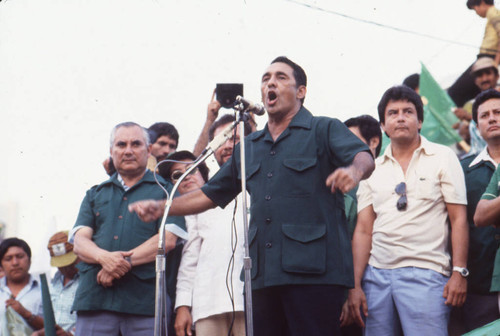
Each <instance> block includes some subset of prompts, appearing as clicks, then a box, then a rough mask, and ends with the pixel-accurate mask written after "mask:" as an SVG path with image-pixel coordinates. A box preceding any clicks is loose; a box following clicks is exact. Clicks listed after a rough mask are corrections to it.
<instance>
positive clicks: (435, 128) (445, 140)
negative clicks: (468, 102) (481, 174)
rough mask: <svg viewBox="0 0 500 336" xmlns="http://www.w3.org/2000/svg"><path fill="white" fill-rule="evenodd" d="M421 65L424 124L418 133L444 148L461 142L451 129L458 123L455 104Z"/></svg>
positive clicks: (420, 86) (455, 132)
mask: <svg viewBox="0 0 500 336" xmlns="http://www.w3.org/2000/svg"><path fill="white" fill-rule="evenodd" d="M421 64H422V72H421V73H420V85H419V88H420V96H421V97H422V101H423V103H424V123H423V124H422V130H421V131H420V133H421V134H422V135H423V136H424V137H426V138H427V139H428V140H430V141H432V142H436V143H440V144H443V145H446V146H450V145H453V144H455V143H457V142H461V141H462V138H461V137H460V135H458V133H457V131H456V130H454V129H453V127H452V125H453V124H455V123H456V122H458V121H459V120H458V118H457V117H456V116H455V114H454V113H453V109H454V108H455V107H456V106H455V104H454V103H453V101H452V100H451V98H450V96H448V93H446V91H444V90H443V89H441V87H440V86H439V84H438V83H437V82H436V80H435V79H434V78H433V77H432V75H431V74H430V72H429V70H427V68H426V67H425V65H424V64H423V63H421Z"/></svg>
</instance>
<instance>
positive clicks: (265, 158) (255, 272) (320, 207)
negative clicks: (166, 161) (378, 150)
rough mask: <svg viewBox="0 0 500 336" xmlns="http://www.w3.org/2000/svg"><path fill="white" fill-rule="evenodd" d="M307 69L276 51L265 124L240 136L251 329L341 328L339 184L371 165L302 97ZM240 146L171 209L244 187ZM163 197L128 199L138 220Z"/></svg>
mask: <svg viewBox="0 0 500 336" xmlns="http://www.w3.org/2000/svg"><path fill="white" fill-rule="evenodd" d="M306 84H307V79H306V74H305V72H304V70H303V69H302V68H301V67H300V66H299V65H297V64H295V63H294V62H292V61H291V60H289V59H288V58H286V57H278V58H276V59H275V60H274V61H273V62H272V63H271V65H270V66H269V67H268V68H267V70H266V71H265V73H264V75H263V76H262V81H261V93H262V101H263V102H264V105H265V107H266V110H267V113H268V117H269V120H268V123H267V125H266V126H265V127H264V129H263V130H262V131H257V132H254V133H252V134H251V135H249V136H248V137H247V138H246V139H247V140H246V150H245V152H246V153H247V158H246V173H247V187H248V191H249V193H250V196H251V208H250V213H251V223H250V229H249V240H250V242H249V244H250V247H249V248H250V257H251V259H252V290H253V294H252V300H253V317H254V333H255V335H259V336H266V335H273V336H276V335H292V336H293V335H297V336H298V335H339V333H340V326H339V318H340V311H341V307H342V303H343V300H344V291H345V288H347V287H351V286H352V285H353V268H352V255H351V244H350V239H349V236H348V233H347V224H346V220H345V214H344V196H343V193H345V192H348V191H349V190H351V189H352V188H354V187H355V186H356V185H357V184H358V182H359V181H360V180H361V179H363V178H366V177H368V176H369V175H370V174H371V172H372V171H373V169H374V162H373V157H372V155H371V154H370V152H369V148H368V147H367V146H366V145H365V144H364V143H363V142H361V140H359V139H358V138H357V137H356V136H355V135H354V134H353V133H351V132H350V131H349V130H348V129H347V127H346V126H345V125H343V123H342V122H340V121H339V120H337V119H331V118H326V117H313V115H312V114H311V113H310V112H309V111H308V110H307V109H306V108H305V107H304V106H303V101H304V98H305V96H306V91H307V89H306ZM239 151H240V148H239V147H236V149H235V154H234V156H233V158H232V159H230V160H229V161H228V162H226V164H225V165H223V166H222V167H221V169H220V171H219V172H218V173H217V174H216V175H215V176H214V177H213V178H212V180H210V181H209V182H208V183H207V184H205V185H204V186H203V187H202V189H200V190H196V191H193V192H191V193H189V194H186V195H183V196H181V197H179V198H177V199H174V201H173V205H172V207H171V211H172V214H176V215H180V214H187V213H197V212H200V211H204V210H207V209H209V208H213V207H215V206H216V205H219V206H221V207H224V206H225V205H226V204H228V203H229V202H230V201H231V200H232V199H234V197H235V196H236V195H237V194H239V193H240V191H241V186H240V182H239V181H237V183H234V181H235V180H239V176H240V171H239V169H240V159H239V158H240V155H239ZM163 204H164V202H163V201H160V202H158V201H147V202H140V203H136V204H135V205H132V206H131V210H132V211H136V212H137V213H138V214H139V215H140V216H142V218H143V219H146V220H151V219H153V218H156V217H158V216H160V215H161V213H162V210H163Z"/></svg>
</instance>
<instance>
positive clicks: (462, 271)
mask: <svg viewBox="0 0 500 336" xmlns="http://www.w3.org/2000/svg"><path fill="white" fill-rule="evenodd" d="M453 272H458V274H460V275H461V276H462V277H464V278H467V277H468V276H469V270H468V269H467V268H466V267H460V266H453Z"/></svg>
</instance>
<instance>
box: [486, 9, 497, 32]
mask: <svg viewBox="0 0 500 336" xmlns="http://www.w3.org/2000/svg"><path fill="white" fill-rule="evenodd" d="M486 18H487V20H488V21H489V22H490V23H491V25H492V26H493V28H494V29H495V32H496V33H497V35H498V36H499V37H500V11H499V10H498V9H496V8H492V9H491V10H488V11H487V12H486Z"/></svg>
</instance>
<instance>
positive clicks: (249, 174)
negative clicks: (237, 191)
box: [238, 163, 260, 180]
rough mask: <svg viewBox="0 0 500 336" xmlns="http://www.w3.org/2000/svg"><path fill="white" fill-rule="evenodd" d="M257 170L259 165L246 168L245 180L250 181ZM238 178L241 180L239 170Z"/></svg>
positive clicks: (239, 171)
mask: <svg viewBox="0 0 500 336" xmlns="http://www.w3.org/2000/svg"><path fill="white" fill-rule="evenodd" d="M259 169H260V163H258V164H255V165H253V166H250V167H247V169H246V174H247V180H250V179H251V178H252V176H254V175H255V173H257V172H258V171H259ZM238 178H239V179H241V170H239V169H238Z"/></svg>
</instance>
